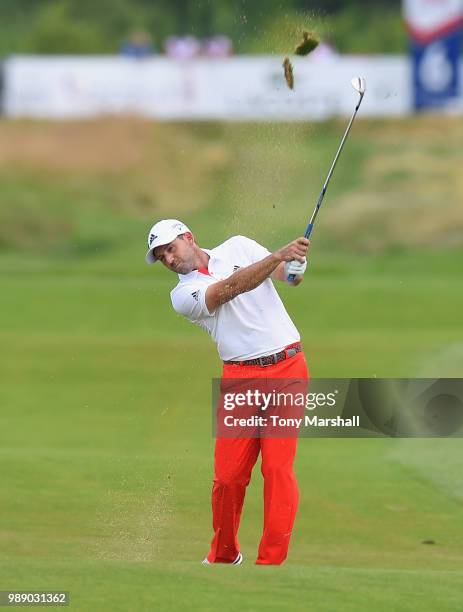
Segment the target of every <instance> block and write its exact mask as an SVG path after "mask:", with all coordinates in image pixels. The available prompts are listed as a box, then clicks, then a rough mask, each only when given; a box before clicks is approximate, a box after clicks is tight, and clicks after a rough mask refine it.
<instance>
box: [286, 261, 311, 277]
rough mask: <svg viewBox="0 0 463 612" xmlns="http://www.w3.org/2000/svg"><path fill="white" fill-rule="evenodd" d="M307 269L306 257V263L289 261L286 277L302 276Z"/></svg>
mask: <svg viewBox="0 0 463 612" xmlns="http://www.w3.org/2000/svg"><path fill="white" fill-rule="evenodd" d="M306 269H307V259H306V258H305V257H304V263H301V262H300V261H297V259H293V261H287V262H286V263H285V277H286V278H288V276H289V275H290V274H294V275H295V276H302V275H303V274H304V272H305V271H306Z"/></svg>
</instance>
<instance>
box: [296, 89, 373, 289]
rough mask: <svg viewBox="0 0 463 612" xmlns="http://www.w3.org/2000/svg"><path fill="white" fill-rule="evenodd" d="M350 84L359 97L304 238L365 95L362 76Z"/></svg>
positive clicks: (308, 231) (310, 228) (312, 223)
mask: <svg viewBox="0 0 463 612" xmlns="http://www.w3.org/2000/svg"><path fill="white" fill-rule="evenodd" d="M351 85H352V87H353V88H354V89H355V91H357V92H358V93H359V95H360V98H359V101H358V102H357V106H356V107H355V110H354V113H353V115H352V117H351V118H350V121H349V124H348V126H347V128H346V131H345V132H344V136H343V137H342V140H341V144H340V145H339V148H338V150H337V152H336V155H335V157H334V160H333V163H332V164H331V168H330V170H329V172H328V176H327V177H326V180H325V184H324V185H323V189H322V190H321V193H320V195H319V197H318V201H317V204H316V206H315V208H314V211H313V213H312V216H311V217H310V221H309V223H308V225H307V227H306V230H305V232H304V237H305V238H309V236H310V234H311V233H312V230H313V226H314V223H315V219H316V218H317V215H318V211H319V210H320V206H321V205H322V202H323V198H324V197H325V193H326V190H327V188H328V183H329V182H330V178H331V175H332V174H333V172H334V169H335V167H336V163H337V161H338V158H339V156H340V154H341V151H342V148H343V146H344V143H345V142H346V138H347V136H348V134H349V131H350V128H351V126H352V123H353V122H354V119H355V116H356V114H357V111H358V109H359V108H360V104H361V103H362V100H363V96H364V95H365V90H366V83H365V79H364V78H362V77H354V78H353V79H352V80H351ZM295 278H296V275H295V274H290V275H289V276H288V282H290V283H291V282H293V281H294V280H295Z"/></svg>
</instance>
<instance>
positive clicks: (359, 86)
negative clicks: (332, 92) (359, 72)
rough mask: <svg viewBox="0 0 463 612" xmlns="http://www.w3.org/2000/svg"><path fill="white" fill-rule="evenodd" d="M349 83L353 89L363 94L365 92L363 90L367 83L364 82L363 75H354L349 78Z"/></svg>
mask: <svg viewBox="0 0 463 612" xmlns="http://www.w3.org/2000/svg"><path fill="white" fill-rule="evenodd" d="M350 83H351V85H352V87H353V88H354V89H355V91H358V93H359V94H360V95H361V96H363V94H364V93H365V90H366V88H367V85H366V83H365V79H364V78H363V77H354V78H353V79H352V80H351V82H350Z"/></svg>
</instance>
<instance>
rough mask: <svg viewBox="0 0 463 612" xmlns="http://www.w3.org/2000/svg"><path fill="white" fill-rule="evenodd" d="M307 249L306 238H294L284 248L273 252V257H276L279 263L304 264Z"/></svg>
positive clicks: (307, 242)
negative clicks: (296, 262)
mask: <svg viewBox="0 0 463 612" xmlns="http://www.w3.org/2000/svg"><path fill="white" fill-rule="evenodd" d="M308 248H309V241H308V240H307V238H303V237H301V238H296V240H293V241H292V242H290V243H289V244H287V245H286V246H284V247H282V248H281V249H278V251H275V253H274V255H275V256H276V257H278V259H279V260H280V261H293V260H296V261H299V262H300V263H302V264H303V263H305V257H306V255H307V250H308Z"/></svg>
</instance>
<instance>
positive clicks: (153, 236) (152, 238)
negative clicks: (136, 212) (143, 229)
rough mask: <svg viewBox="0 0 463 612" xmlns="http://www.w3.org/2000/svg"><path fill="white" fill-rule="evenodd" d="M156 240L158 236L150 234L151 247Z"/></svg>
mask: <svg viewBox="0 0 463 612" xmlns="http://www.w3.org/2000/svg"><path fill="white" fill-rule="evenodd" d="M156 238H157V236H156V234H150V246H151V245H152V243H153V240H156Z"/></svg>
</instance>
